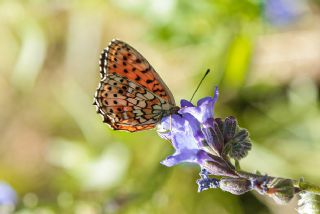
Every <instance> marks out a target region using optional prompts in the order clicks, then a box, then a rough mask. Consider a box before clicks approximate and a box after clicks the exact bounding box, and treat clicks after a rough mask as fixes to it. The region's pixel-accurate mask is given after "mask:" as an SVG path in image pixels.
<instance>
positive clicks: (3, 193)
mask: <svg viewBox="0 0 320 214" xmlns="http://www.w3.org/2000/svg"><path fill="white" fill-rule="evenodd" d="M16 202H17V195H16V192H15V191H14V189H13V188H12V187H11V186H9V185H8V184H6V183H5V182H1V181H0V206H1V205H15V204H16Z"/></svg>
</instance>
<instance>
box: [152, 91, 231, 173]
mask: <svg viewBox="0 0 320 214" xmlns="http://www.w3.org/2000/svg"><path fill="white" fill-rule="evenodd" d="M217 99H218V88H216V89H215V93H214V97H205V98H203V99H201V100H199V101H198V105H197V106H194V105H193V104H192V103H190V102H188V101H186V100H182V101H181V107H182V108H181V109H180V110H179V112H178V114H173V115H171V116H167V117H164V118H163V119H162V121H161V124H160V125H159V126H158V134H159V135H160V137H162V138H164V139H167V140H171V142H172V145H173V147H174V148H175V153H174V154H173V155H171V156H169V157H167V158H166V159H165V160H164V161H162V162H161V163H162V164H163V165H165V166H168V167H170V166H174V165H176V164H179V163H184V162H189V163H196V164H198V165H199V166H201V168H205V169H207V170H208V172H209V173H211V174H215V175H228V176H232V177H235V176H237V175H236V173H235V172H234V169H233V166H232V165H231V164H230V163H229V162H228V160H225V159H224V158H223V157H222V156H221V155H222V151H223V145H224V138H223V133H222V132H221V130H220V126H219V124H218V123H217V122H216V121H215V120H214V114H213V110H214V104H215V102H216V101H217Z"/></svg>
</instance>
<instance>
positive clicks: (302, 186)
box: [237, 171, 320, 195]
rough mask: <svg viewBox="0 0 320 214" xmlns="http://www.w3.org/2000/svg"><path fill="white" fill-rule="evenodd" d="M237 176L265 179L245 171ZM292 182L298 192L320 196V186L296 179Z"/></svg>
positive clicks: (239, 172)
mask: <svg viewBox="0 0 320 214" xmlns="http://www.w3.org/2000/svg"><path fill="white" fill-rule="evenodd" d="M237 174H238V175H239V177H241V178H246V179H257V178H261V177H263V175H257V174H254V173H250V172H245V171H237ZM268 178H271V179H274V178H275V177H271V176H268ZM291 180H292V182H293V185H294V187H296V188H297V190H298V191H297V192H300V191H307V192H310V193H313V194H317V195H320V186H317V185H314V184H310V183H308V182H305V181H302V180H294V179H291Z"/></svg>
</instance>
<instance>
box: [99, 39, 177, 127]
mask: <svg viewBox="0 0 320 214" xmlns="http://www.w3.org/2000/svg"><path fill="white" fill-rule="evenodd" d="M100 73H101V81H100V84H99V86H98V89H97V91H96V94H95V98H94V104H95V105H96V107H97V112H98V113H99V114H101V115H102V116H103V118H104V122H105V123H107V124H109V125H110V126H111V128H113V129H115V130H126V131H130V132H135V131H140V130H147V129H151V128H154V127H155V125H156V124H157V123H158V122H160V120H161V118H163V117H164V116H167V115H170V114H173V113H176V112H177V111H178V109H179V107H177V106H176V105H175V101H174V98H173V95H172V93H171V92H170V90H169V89H168V87H167V86H166V85H165V83H164V82H163V81H162V79H161V78H160V76H159V75H158V74H157V73H156V71H155V70H154V69H153V67H152V66H151V65H150V64H149V63H148V61H147V60H146V59H145V58H144V57H143V56H142V55H141V54H140V53H139V52H138V51H136V50H135V49H134V48H132V47H131V46H130V45H128V44H126V43H125V42H122V41H119V40H112V42H111V43H110V44H109V46H108V47H107V48H106V49H104V51H103V52H102V54H101V58H100Z"/></svg>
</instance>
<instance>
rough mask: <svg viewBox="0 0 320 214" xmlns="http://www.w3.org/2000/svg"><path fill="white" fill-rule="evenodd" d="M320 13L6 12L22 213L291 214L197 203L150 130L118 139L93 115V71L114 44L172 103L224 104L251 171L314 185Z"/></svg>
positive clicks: (182, 9)
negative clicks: (156, 77)
mask: <svg viewBox="0 0 320 214" xmlns="http://www.w3.org/2000/svg"><path fill="white" fill-rule="evenodd" d="M319 23H320V2H319V1H317V0H314V1H311V0H310V1H308V0H265V1H262V0H242V1H238V0H200V1H186V0H161V1H160V0H159V1H158V0H141V1H138V0H113V1H92V0H82V1H64V0H51V1H45V0H24V1H22V0H21V1H15V0H2V1H0V54H1V57H0V109H1V111H0V135H1V138H0V181H2V182H6V183H7V184H10V185H11V186H12V187H13V188H14V189H15V191H16V192H17V196H18V203H17V205H16V207H15V211H14V212H15V213H19V214H29V213H39V214H40V213H41V214H47V213H48V214H51V213H62V214H69V213H77V214H78V213H79V214H96V213H130V214H131V213H141V214H142V213H179V214H180V213H181V214H183V213H219V214H220V213H222V214H224V213H226V214H227V213H228V214H229V213H237V214H238V213H239V214H242V213H243V214H244V213H259V214H264V213H281V214H283V213H294V212H295V210H294V209H295V207H296V203H297V201H296V200H294V201H293V202H291V203H290V204H289V205H287V206H280V205H276V204H275V203H274V202H273V201H272V200H270V199H268V198H266V197H262V196H259V195H256V194H252V193H247V194H245V195H243V196H234V195H231V194H229V193H227V192H222V191H221V190H209V191H205V192H202V193H197V185H196V183H195V181H196V179H198V177H199V176H198V173H199V168H198V167H197V166H194V165H179V166H175V167H172V168H166V167H164V166H162V165H161V164H160V163H159V162H160V161H161V160H163V159H164V158H165V157H166V156H167V155H169V154H171V153H172V152H173V148H172V147H171V146H170V144H169V143H168V142H164V141H163V140H162V139H160V138H159V137H158V136H157V134H156V132H155V131H154V130H151V131H145V132H140V133H126V132H119V131H112V130H111V129H110V128H108V127H107V126H106V125H105V124H103V123H102V119H101V118H100V116H99V115H97V114H96V112H95V107H94V106H92V101H93V95H94V92H95V90H96V87H97V85H98V82H99V72H98V71H99V68H98V60H99V55H100V52H101V51H102V50H103V48H105V47H106V46H107V45H108V43H109V41H110V40H111V39H113V38H118V39H121V40H123V41H126V42H127V43H129V44H130V45H132V46H133V47H135V48H136V49H137V50H139V51H140V52H141V53H142V54H143V55H144V56H145V57H146V58H147V59H148V60H149V62H150V63H151V64H152V65H153V67H154V68H155V69H156V70H157V72H158V73H159V74H160V76H161V77H162V78H163V80H164V81H165V82H166V83H167V85H168V86H169V88H170V89H171V91H172V93H173V94H174V96H175V99H176V102H177V103H179V101H180V99H182V98H184V99H190V97H191V95H192V93H193V91H194V89H195V88H196V86H197V84H198V82H199V80H200V79H201V77H202V75H203V74H204V72H205V70H206V69H207V68H211V70H212V72H211V74H210V75H209V76H208V77H207V78H206V79H205V81H204V83H203V85H202V86H201V88H200V91H199V92H198V93H197V95H196V97H195V98H196V99H195V100H197V99H199V98H201V97H204V96H209V95H212V94H213V88H214V86H215V85H218V86H219V88H220V97H219V101H218V103H217V107H216V110H215V115H216V117H225V116H229V115H234V116H236V117H237V119H238V121H239V123H240V125H241V126H242V127H245V128H248V129H249V131H250V133H251V138H252V140H253V141H254V144H253V149H252V151H251V152H250V153H249V156H248V157H247V158H245V159H244V160H243V161H242V167H243V169H244V170H247V171H251V172H255V170H259V171H260V172H261V173H268V174H269V175H274V176H283V177H290V178H295V179H298V178H300V177H304V178H305V179H306V180H307V181H310V182H313V183H315V184H320V181H319V178H320V171H319V162H320V155H319V154H320V142H319V141H320V131H319V128H320V111H319V88H320V87H319V86H320V84H319V83H320V25H319Z"/></svg>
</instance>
